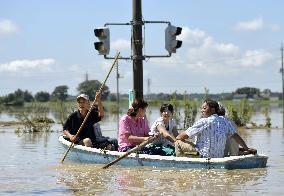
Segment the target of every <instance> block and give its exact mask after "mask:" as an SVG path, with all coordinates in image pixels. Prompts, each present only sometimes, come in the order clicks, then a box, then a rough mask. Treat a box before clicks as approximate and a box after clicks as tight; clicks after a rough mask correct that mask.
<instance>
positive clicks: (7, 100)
mask: <svg viewBox="0 0 284 196" xmlns="http://www.w3.org/2000/svg"><path fill="white" fill-rule="evenodd" d="M33 99H34V98H33V95H32V94H31V93H30V92H28V91H27V90H26V91H23V90H21V89H17V90H16V91H15V92H14V93H9V94H8V95H7V96H5V97H4V98H3V103H4V104H6V105H23V104H24V102H31V101H33Z"/></svg>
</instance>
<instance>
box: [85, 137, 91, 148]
mask: <svg viewBox="0 0 284 196" xmlns="http://www.w3.org/2000/svg"><path fill="white" fill-rule="evenodd" d="M83 143H84V146H87V147H93V144H92V140H91V139H90V138H85V139H84V140H83Z"/></svg>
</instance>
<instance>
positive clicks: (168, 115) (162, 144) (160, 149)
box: [149, 104, 178, 156]
mask: <svg viewBox="0 0 284 196" xmlns="http://www.w3.org/2000/svg"><path fill="white" fill-rule="evenodd" d="M173 113H174V107H173V106H172V104H162V106H161V108H160V114H161V117H159V118H158V119H157V120H156V121H155V122H154V123H153V125H152V126H151V131H150V133H149V135H154V134H156V133H159V130H161V129H163V130H165V131H167V132H168V133H169V134H170V135H172V137H174V138H175V137H177V136H178V131H177V127H176V121H175V120H174V119H173V118H172V117H173ZM151 145H152V146H153V148H154V149H156V151H157V153H156V154H159V155H166V156H170V155H175V147H174V143H173V142H172V141H171V138H164V137H162V136H161V137H160V138H159V140H157V141H154V142H153V143H152V144H151Z"/></svg>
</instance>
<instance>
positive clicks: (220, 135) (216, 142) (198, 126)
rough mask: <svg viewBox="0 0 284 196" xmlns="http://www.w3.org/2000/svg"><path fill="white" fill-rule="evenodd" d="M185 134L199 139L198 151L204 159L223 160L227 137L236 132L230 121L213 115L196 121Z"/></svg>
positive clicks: (197, 140) (197, 141) (197, 143)
mask: <svg viewBox="0 0 284 196" xmlns="http://www.w3.org/2000/svg"><path fill="white" fill-rule="evenodd" d="M185 133H186V134H187V135H188V136H189V137H190V138H194V137H195V136H196V137H197V139H196V149H197V151H198V152H199V153H200V154H201V155H202V156H203V157H211V158H221V157H224V149H225V144H226V140H227V137H228V136H229V135H230V134H234V133H235V132H234V129H232V127H231V126H230V125H229V121H227V120H225V119H224V118H221V117H219V116H218V115H217V114H213V115H211V116H209V117H208V118H201V119H199V120H198V121H196V122H195V123H194V124H193V126H192V127H189V128H188V129H187V130H186V131H185Z"/></svg>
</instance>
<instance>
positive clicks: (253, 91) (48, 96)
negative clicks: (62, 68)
mask: <svg viewBox="0 0 284 196" xmlns="http://www.w3.org/2000/svg"><path fill="white" fill-rule="evenodd" d="M100 87H101V82H100V81H98V80H85V81H84V82H82V83H79V85H78V87H77V91H78V94H81V93H85V94H87V95H89V97H90V99H91V100H94V99H95V95H96V91H97V90H99V88H100ZM204 91H205V92H204V93H192V94H187V93H186V92H184V93H183V94H180V93H177V92H174V93H171V94H167V93H152V94H148V95H145V96H144V98H145V99H148V100H167V101H168V100H171V99H172V98H173V97H175V98H176V99H177V100H183V98H184V96H185V95H187V96H188V98H189V99H191V100H192V99H197V100H202V99H206V98H209V97H210V98H211V99H215V100H232V99H234V97H235V96H236V95H243V96H242V98H246V99H269V98H270V97H271V96H273V97H278V99H281V96H282V93H273V92H271V90H270V89H264V90H263V91H261V90H260V89H258V88H253V87H242V88H238V89H236V90H235V91H234V92H232V93H219V94H210V93H209V89H207V88H205V90H204ZM119 96H120V99H121V100H123V99H128V94H120V95H119ZM68 97H70V95H69V94H68V86H67V85H60V86H56V87H55V88H54V90H53V92H52V93H49V92H46V91H40V92H37V93H35V95H34V96H33V95H32V93H30V92H29V91H27V90H25V91H23V90H21V89H18V90H16V91H15V92H13V93H9V94H8V95H6V96H3V97H0V104H1V105H23V104H24V102H32V101H38V102H48V101H66V100H67V99H68ZM73 98H74V97H73ZM107 99H108V100H110V101H116V100H117V95H116V93H110V91H109V87H108V86H107V85H105V87H104V88H103V92H102V100H107Z"/></svg>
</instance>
